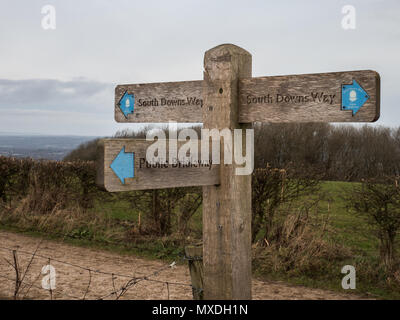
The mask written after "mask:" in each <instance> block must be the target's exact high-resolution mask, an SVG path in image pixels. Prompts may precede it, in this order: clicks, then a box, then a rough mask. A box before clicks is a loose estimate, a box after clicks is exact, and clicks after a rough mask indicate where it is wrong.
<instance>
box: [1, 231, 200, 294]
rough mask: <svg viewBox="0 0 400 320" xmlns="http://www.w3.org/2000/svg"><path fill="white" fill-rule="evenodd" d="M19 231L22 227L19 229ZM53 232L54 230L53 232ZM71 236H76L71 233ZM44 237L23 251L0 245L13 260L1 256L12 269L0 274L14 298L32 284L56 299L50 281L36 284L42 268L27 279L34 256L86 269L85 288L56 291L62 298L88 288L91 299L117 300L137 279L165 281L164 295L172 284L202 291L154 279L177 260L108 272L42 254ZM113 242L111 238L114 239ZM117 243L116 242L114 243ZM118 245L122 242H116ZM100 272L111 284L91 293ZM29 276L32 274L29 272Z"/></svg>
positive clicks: (43, 274)
mask: <svg viewBox="0 0 400 320" xmlns="http://www.w3.org/2000/svg"><path fill="white" fill-rule="evenodd" d="M20 231H21V230H20ZM25 231H27V230H25ZM53 235H54V234H53ZM57 236H60V234H57ZM62 236H63V237H71V236H70V235H62ZM72 238H76V237H74V236H72ZM42 242H43V240H41V241H40V243H39V244H38V246H37V248H36V249H35V250H34V251H26V250H23V249H15V248H10V247H5V246H0V250H2V251H6V252H9V253H10V256H11V257H12V260H8V259H6V258H4V259H3V260H4V261H5V262H6V263H7V264H8V265H9V267H10V268H11V272H12V271H13V272H14V276H9V275H4V274H0V278H1V279H3V280H4V281H9V282H12V283H14V292H13V293H12V294H10V297H12V298H14V299H25V298H28V297H29V296H28V294H29V292H30V291H31V289H32V288H35V289H38V290H47V291H48V295H49V299H51V300H53V299H56V298H57V297H56V296H55V292H54V290H53V288H52V286H51V283H50V285H49V286H48V288H44V287H43V285H42V286H40V285H38V283H37V282H38V280H39V279H40V278H41V277H42V278H43V277H44V276H45V275H46V273H43V270H42V269H41V270H40V271H39V272H38V273H37V274H34V275H33V280H31V281H28V280H27V275H28V274H29V273H32V272H31V267H32V265H33V263H34V261H37V260H43V261H45V263H46V266H51V264H52V263H57V264H61V265H64V266H68V267H72V268H77V269H79V270H82V271H85V273H87V282H86V283H87V285H85V289H84V290H83V292H82V293H81V295H76V294H71V293H68V292H65V290H63V292H62V293H59V294H58V296H59V298H61V299H73V300H86V299H88V294H89V292H91V298H90V299H95V300H104V299H116V300H119V299H121V298H123V297H124V296H125V295H126V293H127V292H128V291H132V290H133V289H134V288H135V286H136V285H137V284H138V283H141V282H152V283H159V284H163V285H164V290H166V294H167V299H168V300H169V299H171V293H170V288H171V287H172V286H175V287H185V288H188V289H189V288H190V289H191V293H193V295H194V294H198V293H200V292H202V288H195V287H194V286H193V285H192V284H190V283H183V282H176V281H165V280H160V279H154V277H156V276H158V275H159V274H161V273H162V272H165V271H167V270H170V271H172V270H173V269H174V268H175V267H176V262H175V261H174V262H172V263H170V264H166V265H164V266H162V267H160V268H158V269H157V270H155V271H152V272H149V273H148V274H147V275H145V276H139V277H136V276H132V275H128V274H124V273H119V272H109V271H105V270H101V269H98V268H92V267H86V266H81V265H78V264H76V263H72V262H69V261H65V260H60V259H56V258H54V257H49V256H45V255H42V254H39V253H38V250H39V249H40V246H41V244H42ZM113 243H114V242H113ZM114 244H116V243H114ZM118 244H119V245H121V243H118ZM20 256H28V257H30V258H29V261H28V263H27V264H26V267H25V268H24V269H22V268H21V265H20V263H19V257H20ZM181 259H182V260H184V261H185V260H187V259H188V257H186V256H184V255H183V256H182V257H181ZM100 274H101V275H103V276H109V281H110V287H111V288H112V290H111V291H109V292H107V293H105V294H99V295H96V294H93V290H94V289H93V287H94V285H93V279H94V277H95V275H100ZM31 276H32V275H31ZM117 279H120V280H121V279H123V283H122V285H119V286H117V285H116V280H117ZM49 281H51V278H49Z"/></svg>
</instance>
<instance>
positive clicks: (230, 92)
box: [202, 44, 252, 299]
mask: <svg viewBox="0 0 400 320" xmlns="http://www.w3.org/2000/svg"><path fill="white" fill-rule="evenodd" d="M251 61H252V58H251V55H250V54H249V53H248V52H247V51H245V50H244V49H242V48H239V47H237V46H235V45H231V44H224V45H220V46H217V47H215V48H213V49H210V50H208V51H207V52H206V53H205V57H204V81H203V99H204V105H203V108H202V109H203V127H204V128H208V129H214V128H216V129H219V130H221V129H225V128H229V129H231V130H232V132H233V130H234V129H238V128H240V129H245V128H248V125H247V126H246V125H240V124H239V123H238V110H239V88H238V87H239V85H238V84H239V81H238V80H239V79H240V78H248V77H251V68H252V66H251ZM242 132H243V135H245V130H243V131H242ZM244 140H245V139H244V138H243V145H244ZM220 143H221V151H222V150H223V149H224V148H223V146H222V144H223V140H222V139H221V142H220ZM243 149H244V148H243ZM244 150H245V149H244ZM223 158H224V155H223V152H221V165H220V179H221V182H220V185H218V186H206V187H203V263H204V298H205V299H251V175H235V168H236V167H237V165H236V164H235V162H234V161H233V164H229V165H225V164H223Z"/></svg>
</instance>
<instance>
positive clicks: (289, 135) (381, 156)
mask: <svg viewBox="0 0 400 320" xmlns="http://www.w3.org/2000/svg"><path fill="white" fill-rule="evenodd" d="M149 128H150V127H149ZM149 128H146V129H143V130H141V131H129V130H124V131H120V132H118V133H117V134H116V135H115V136H114V137H119V138H145V136H146V131H147V130H148V129H149ZM195 129H196V130H200V127H195ZM254 129H255V167H256V168H263V167H266V166H267V164H269V165H270V166H271V167H273V168H286V167H287V166H289V165H290V166H293V165H295V166H299V167H303V168H307V171H308V172H311V171H312V172H313V173H318V174H319V175H320V176H321V177H322V178H323V179H325V180H343V181H358V180H361V179H363V178H372V177H378V176H383V175H390V176H393V175H396V176H397V175H399V174H400V128H388V127H382V126H371V125H365V126H362V127H356V126H351V125H340V126H337V125H331V124H327V123H294V124H255V126H254ZM96 144H97V140H96V141H92V142H89V143H86V144H83V145H81V146H80V147H78V148H77V149H76V150H74V151H72V152H71V153H70V154H69V155H67V157H66V158H65V160H68V161H71V160H86V161H88V160H95V159H96Z"/></svg>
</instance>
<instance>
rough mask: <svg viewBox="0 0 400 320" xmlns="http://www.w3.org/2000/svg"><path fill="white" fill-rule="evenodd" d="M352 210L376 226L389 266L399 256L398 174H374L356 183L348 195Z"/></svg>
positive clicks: (385, 259)
mask: <svg viewBox="0 0 400 320" xmlns="http://www.w3.org/2000/svg"><path fill="white" fill-rule="evenodd" d="M347 204H348V208H349V209H350V211H352V212H355V213H357V214H360V215H362V216H364V217H365V218H366V221H367V222H368V223H369V224H370V225H372V226H373V227H374V230H375V235H376V236H377V237H378V239H379V241H380V256H381V261H382V263H384V265H385V266H386V268H387V269H388V270H390V269H392V268H393V266H394V263H395V260H396V252H395V240H396V236H397V234H398V231H399V229H400V186H399V177H384V178H379V179H378V178H375V179H373V178H371V179H366V180H363V181H362V183H361V184H358V185H355V186H354V187H353V190H352V192H351V193H350V194H348V196H347Z"/></svg>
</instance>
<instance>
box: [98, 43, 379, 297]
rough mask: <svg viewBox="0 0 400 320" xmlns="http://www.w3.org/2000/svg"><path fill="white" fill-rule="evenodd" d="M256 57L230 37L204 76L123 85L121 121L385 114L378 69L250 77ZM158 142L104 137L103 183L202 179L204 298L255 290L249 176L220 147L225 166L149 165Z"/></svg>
mask: <svg viewBox="0 0 400 320" xmlns="http://www.w3.org/2000/svg"><path fill="white" fill-rule="evenodd" d="M251 61H252V59H251V55H250V53H248V52H247V51H245V50H244V49H241V48H239V47H237V46H234V45H231V44H224V45H220V46H217V47H215V48H213V49H211V50H209V51H207V52H206V53H205V57H204V79H203V80H202V81H184V82H166V83H153V84H128V85H118V86H117V87H116V90H115V105H114V108H115V120H116V121H117V122H130V123H142V122H169V121H176V122H194V123H203V128H207V129H218V130H222V129H225V128H228V129H230V130H232V131H233V130H235V129H249V128H251V125H252V123H253V122H373V121H376V120H377V119H378V118H379V112H380V107H379V103H380V77H379V74H378V73H376V72H375V71H370V70H366V71H349V72H336V73H321V74H308V75H291V76H274V77H260V78H252V77H251V69H252V65H251ZM244 132H245V130H243V134H244ZM219 143H222V142H221V141H220V142H219ZM242 143H243V144H245V143H246V139H244V136H243V139H242ZM151 144H152V142H149V141H145V140H132V139H106V140H104V141H103V142H102V144H101V145H100V148H101V151H100V161H99V163H98V175H97V182H98V184H99V185H102V186H104V187H105V188H106V189H107V190H108V191H111V192H115V191H127V190H142V189H157V188H169V187H171V188H172V187H183V186H203V270H204V279H203V281H204V298H205V299H251V175H236V174H235V169H236V168H237V167H238V166H237V165H236V164H235V163H233V164H224V163H223V153H221V155H220V160H221V165H216V164H212V163H210V162H208V163H207V162H206V163H198V162H194V163H193V162H190V161H189V162H188V163H187V164H186V165H184V164H179V163H173V162H171V161H168V162H167V161H166V160H167V159H165V161H159V162H156V163H155V164H150V163H148V162H146V150H147V149H148V148H149V146H150V145H151ZM167 148H170V146H169V145H168V144H167ZM222 149H223V148H222V147H221V150H222Z"/></svg>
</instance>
